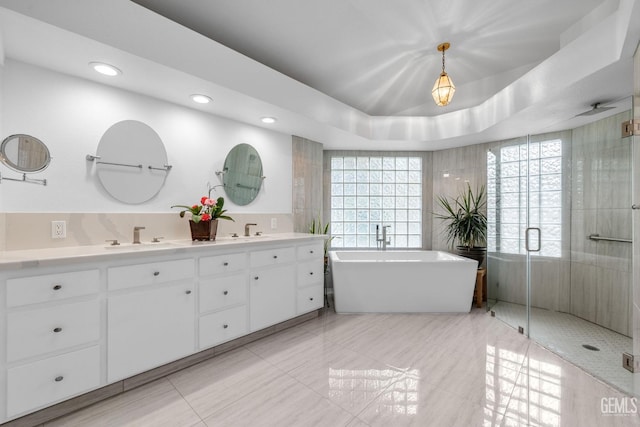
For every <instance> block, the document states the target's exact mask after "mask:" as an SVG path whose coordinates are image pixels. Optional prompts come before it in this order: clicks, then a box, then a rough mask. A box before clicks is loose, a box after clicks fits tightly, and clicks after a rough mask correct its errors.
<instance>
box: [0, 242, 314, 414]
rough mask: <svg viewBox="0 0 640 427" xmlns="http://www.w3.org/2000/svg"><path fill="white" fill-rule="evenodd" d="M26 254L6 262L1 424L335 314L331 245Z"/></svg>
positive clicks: (0, 263)
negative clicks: (328, 280) (329, 305)
mask: <svg viewBox="0 0 640 427" xmlns="http://www.w3.org/2000/svg"><path fill="white" fill-rule="evenodd" d="M87 252H91V253H89V254H87ZM25 253H26V252H24V251H21V253H20V254H11V253H9V254H5V255H3V253H0V348H3V351H0V390H6V393H4V392H0V424H2V423H4V422H5V421H9V420H12V419H15V418H18V417H22V416H24V415H27V414H29V413H31V412H34V411H37V410H40V409H43V408H46V407H47V406H50V405H52V404H55V403H59V402H62V401H64V400H66V399H69V398H72V397H74V396H78V395H81V394H83V393H86V392H90V391H94V390H96V392H97V393H101V391H97V389H99V388H101V387H103V386H107V385H113V384H115V383H117V382H118V381H122V380H125V379H127V378H129V377H132V376H134V375H138V374H141V373H143V372H145V371H149V370H151V369H153V368H156V367H159V366H161V365H165V364H168V363H171V362H174V361H176V360H179V359H181V358H183V357H186V356H190V355H193V354H195V353H197V352H199V351H201V350H206V349H210V348H212V347H214V346H217V345H219V344H222V343H225V342H228V341H231V340H234V339H236V338H239V337H242V336H244V335H247V334H249V333H251V332H255V331H258V330H261V329H264V328H267V327H270V326H273V325H276V324H278V323H280V322H283V321H287V320H290V319H293V318H295V317H297V316H298V315H301V314H304V313H309V312H312V311H314V310H316V309H318V308H320V307H322V305H323V270H322V268H323V262H322V259H323V258H322V256H323V245H322V240H320V237H319V236H311V235H301V234H289V235H284V236H282V237H281V236H273V237H269V238H265V239H263V240H260V239H256V240H247V241H244V242H239V241H232V240H229V241H226V242H225V241H222V242H215V243H211V244H203V245H199V244H192V242H190V241H189V242H185V243H184V246H183V247H180V245H179V244H178V245H172V246H170V247H168V249H167V250H162V249H157V248H154V250H149V251H146V250H145V249H144V248H140V247H136V248H132V249H131V250H127V249H126V248H120V249H118V248H116V249H113V248H108V249H107V248H84V247H82V248H75V249H74V248H70V249H69V250H68V252H67V253H68V254H67V255H60V253H61V252H60V250H59V249H56V250H53V249H52V251H51V254H52V255H51V258H49V259H44V260H43V259H42V258H40V257H42V256H43V255H42V254H43V251H34V255H33V256H34V258H33V259H29V258H27V259H24V260H21V261H15V259H16V258H15V257H16V256H21V257H22V256H24V254H25ZM62 253H64V252H62ZM3 257H4V258H3ZM300 320H302V318H301V319H300ZM274 330H275V329H274ZM182 363H183V362H180V364H178V365H176V366H183V365H182ZM164 369H166V370H168V372H170V371H171V369H177V368H175V367H166V368H164ZM163 372H165V371H163ZM154 375H156V373H151V374H150V376H149V378H153V376H154ZM66 405H72V406H70V407H73V405H80V404H79V403H77V404H76V403H69V402H67V403H66ZM51 411H52V412H53V411H59V409H58V408H56V409H55V410H54V409H53V408H52V409H51ZM41 414H42V412H38V417H40V416H41ZM56 414H57V415H59V414H60V412H56ZM38 419H40V418H38ZM25 423H26V424H28V423H29V421H26V422H25ZM40 423H41V422H38V424H40Z"/></svg>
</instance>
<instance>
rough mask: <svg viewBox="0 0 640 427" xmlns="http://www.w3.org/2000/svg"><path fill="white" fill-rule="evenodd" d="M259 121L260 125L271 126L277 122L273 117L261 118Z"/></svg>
mask: <svg viewBox="0 0 640 427" xmlns="http://www.w3.org/2000/svg"><path fill="white" fill-rule="evenodd" d="M260 120H262V123H267V124H272V123H275V122H277V121H278V119H276V118H275V117H263V118H261V119H260Z"/></svg>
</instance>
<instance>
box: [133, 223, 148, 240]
mask: <svg viewBox="0 0 640 427" xmlns="http://www.w3.org/2000/svg"><path fill="white" fill-rule="evenodd" d="M145 228H146V227H140V226H137V225H136V226H135V227H133V244H134V245H139V244H140V230H144V229H145Z"/></svg>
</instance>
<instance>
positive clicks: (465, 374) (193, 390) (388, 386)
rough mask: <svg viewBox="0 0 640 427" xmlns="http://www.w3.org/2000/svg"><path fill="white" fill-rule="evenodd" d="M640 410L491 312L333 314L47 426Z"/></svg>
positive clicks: (577, 418) (604, 414) (616, 417)
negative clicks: (458, 313) (453, 313)
mask: <svg viewBox="0 0 640 427" xmlns="http://www.w3.org/2000/svg"><path fill="white" fill-rule="evenodd" d="M603 399H604V400H603ZM603 402H604V405H603ZM637 406H638V407H640V403H638V404H637ZM635 408H636V401H635V400H632V399H631V398H629V397H627V396H625V395H623V394H622V393H620V392H618V391H616V390H614V389H612V388H610V387H609V386H607V385H605V384H603V383H601V382H600V381H598V380H596V379H595V378H593V377H591V376H589V375H588V374H586V373H585V372H584V371H582V370H580V369H578V368H576V367H574V366H573V365H571V364H569V363H568V362H566V361H564V360H563V359H561V358H560V357H558V356H556V355H554V354H553V353H551V352H549V351H548V350H546V349H543V348H542V347H540V346H538V345H537V344H536V343H535V342H533V341H531V340H528V339H527V338H526V337H524V336H522V335H520V334H518V333H517V332H516V331H515V330H514V329H512V328H511V327H509V326H507V325H505V324H504V323H503V322H501V321H500V320H498V319H495V318H492V317H490V316H489V315H488V314H486V312H485V311H484V309H474V310H473V311H472V312H471V314H462V315H446V314H422V315H420V314H407V315H403V314H394V315H384V314H363V315H337V314H335V313H333V312H331V311H327V312H326V313H325V314H324V315H323V316H321V317H319V318H317V319H314V320H311V321H309V322H306V323H304V324H301V325H299V326H296V327H294V328H291V329H288V330H285V331H282V332H280V333H278V334H276V335H273V336H270V337H267V338H264V339H262V340H260V341H256V342H254V343H251V344H248V345H246V346H244V347H241V348H239V349H236V350H234V351H231V352H229V353H225V354H223V355H221V356H218V357H216V358H214V359H211V360H208V361H205V362H203V363H201V364H199V365H196V366H193V367H191V368H188V369H185V370H183V371H180V372H178V373H175V374H172V375H170V376H168V377H167V378H163V379H161V380H158V381H155V382H153V383H151V384H148V385H146V386H143V387H140V388H138V389H135V390H132V391H130V392H128V393H125V394H123V395H120V396H117V397H114V398H111V399H109V400H106V401H103V402H101V403H98V404H96V405H93V406H91V407H89V408H86V409H84V410H81V411H78V412H76V413H73V414H70V415H68V416H66V417H63V418H60V419H58V420H55V421H53V422H50V423H48V424H46V426H47V427H52V426H83V427H84V426H91V427H97V426H109V427H117V426H136V427H141V426H153V427H159V426H167V427H177V426H187V427H190V426H193V427H196V426H197V427H213V426H216V427H218V426H234V427H235V426H278V427H281V426H323V427H324V426H328V427H331V426H348V427H360V426H394V427H395V426H405V425H413V426H438V427H440V426H446V427H448V426H464V427H467V426H526V425H531V426H580V427H585V426H640V418H639V417H638V414H637V413H636V412H638V411H636V410H635ZM639 409H640V408H639Z"/></svg>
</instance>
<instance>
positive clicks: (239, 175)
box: [223, 144, 264, 206]
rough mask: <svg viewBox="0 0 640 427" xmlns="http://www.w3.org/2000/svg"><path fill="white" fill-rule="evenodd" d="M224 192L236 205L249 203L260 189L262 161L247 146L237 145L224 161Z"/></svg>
mask: <svg viewBox="0 0 640 427" xmlns="http://www.w3.org/2000/svg"><path fill="white" fill-rule="evenodd" d="M223 172H224V175H223V183H224V191H225V193H227V196H229V199H231V201H232V202H233V203H235V204H236V205H240V206H244V205H248V204H249V203H251V202H252V201H253V200H254V199H255V198H256V197H257V196H258V193H259V192H260V187H262V180H263V179H264V177H263V176H262V160H260V155H259V154H258V152H257V151H256V149H255V148H253V147H252V146H251V145H249V144H238V145H236V146H235V147H233V148H232V149H231V151H230V152H229V154H227V158H226V159H225V160H224V171H223Z"/></svg>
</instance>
